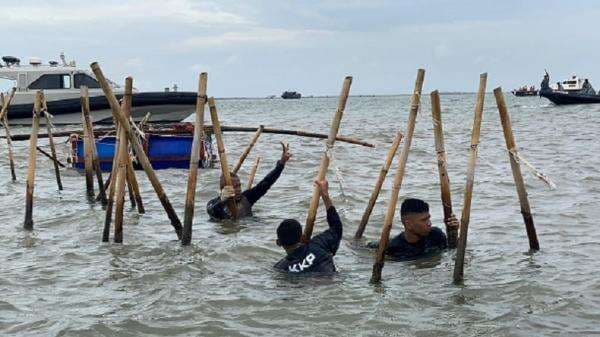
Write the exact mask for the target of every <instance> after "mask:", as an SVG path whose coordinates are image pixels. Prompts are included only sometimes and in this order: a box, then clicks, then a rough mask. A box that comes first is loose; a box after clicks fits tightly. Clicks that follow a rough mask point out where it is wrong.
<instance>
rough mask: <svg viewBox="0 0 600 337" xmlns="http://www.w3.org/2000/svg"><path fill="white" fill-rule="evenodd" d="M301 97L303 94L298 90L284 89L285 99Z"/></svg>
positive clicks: (283, 95) (283, 96) (282, 96)
mask: <svg viewBox="0 0 600 337" xmlns="http://www.w3.org/2000/svg"><path fill="white" fill-rule="evenodd" d="M300 97H302V94H300V93H299V92H296V91H284V92H283V94H281V98H283V99H298V98H300Z"/></svg>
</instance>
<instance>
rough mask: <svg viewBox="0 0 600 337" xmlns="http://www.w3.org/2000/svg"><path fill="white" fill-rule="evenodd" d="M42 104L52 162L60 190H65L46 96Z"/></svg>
mask: <svg viewBox="0 0 600 337" xmlns="http://www.w3.org/2000/svg"><path fill="white" fill-rule="evenodd" d="M42 105H43V107H44V117H45V118H46V132H47V133H48V143H49V144H50V153H52V164H54V175H55V176H56V184H57V185H58V190H59V191H62V190H63V185H62V180H61V179H60V169H59V168H58V159H57V158H56V147H55V146H54V137H52V122H51V118H52V115H51V114H50V113H49V112H48V104H47V103H46V96H42Z"/></svg>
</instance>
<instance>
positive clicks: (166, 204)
mask: <svg viewBox="0 0 600 337" xmlns="http://www.w3.org/2000/svg"><path fill="white" fill-rule="evenodd" d="M91 68H92V71H93V72H94V75H96V79H97V80H98V82H99V83H100V86H102V90H103V91H104V95H105V96H106V98H107V100H108V103H109V105H110V107H111V109H112V112H113V116H114V117H115V118H116V119H117V120H118V121H119V124H120V125H121V126H122V127H124V128H125V132H126V133H127V138H128V139H129V141H130V142H131V144H132V145H133V149H134V151H135V154H136V155H137V158H138V160H139V162H140V165H141V166H142V168H143V169H144V172H146V175H147V176H148V180H149V181H150V183H151V184H152V187H153V188H154V191H155V192H156V195H157V196H158V199H159V200H160V202H161V204H162V206H163V208H164V209H165V212H166V213H167V216H168V217H169V220H171V225H172V226H173V228H174V229H175V233H176V234H177V238H178V239H181V231H182V226H181V221H179V217H177V213H176V212H175V210H174V209H173V205H171V202H170V201H169V198H168V197H167V195H166V193H165V191H164V189H163V187H162V185H161V183H160V181H159V180H158V177H157V176H156V173H154V169H152V165H151V164H150V160H149V159H148V156H147V155H146V153H145V152H144V149H143V147H142V144H141V143H140V141H139V139H138V138H137V137H136V135H135V134H134V133H133V130H132V128H131V124H130V123H129V120H128V119H127V118H125V116H124V115H123V112H122V111H121V109H120V107H119V102H118V101H117V98H116V97H115V95H114V93H113V91H112V88H111V86H110V84H109V83H108V81H107V80H106V77H104V74H103V73H102V70H101V69H100V66H99V65H98V63H96V62H94V63H92V64H91Z"/></svg>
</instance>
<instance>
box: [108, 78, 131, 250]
mask: <svg viewBox="0 0 600 337" xmlns="http://www.w3.org/2000/svg"><path fill="white" fill-rule="evenodd" d="M132 92H133V79H132V78H131V77H127V78H126V79H125V95H124V96H123V104H122V107H121V111H122V112H123V114H124V115H125V117H126V118H128V117H129V116H130V115H131V95H132ZM118 138H119V147H118V149H116V150H117V151H115V152H116V153H115V156H116V157H117V170H116V171H115V174H116V177H117V178H116V179H115V184H114V185H115V189H116V197H115V199H116V200H115V201H116V204H117V205H116V207H115V236H114V239H113V241H114V242H115V243H122V242H123V211H124V208H125V207H124V206H125V182H126V180H127V157H128V156H129V153H128V152H129V151H127V149H128V148H129V145H128V143H127V135H126V134H125V128H123V127H121V131H120V132H119V137H118Z"/></svg>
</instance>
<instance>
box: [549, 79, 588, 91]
mask: <svg viewBox="0 0 600 337" xmlns="http://www.w3.org/2000/svg"><path fill="white" fill-rule="evenodd" d="M585 80H586V79H582V78H579V77H577V76H576V75H573V76H571V78H570V79H568V80H564V81H562V82H559V83H560V86H559V85H558V83H557V84H554V85H552V86H551V88H552V89H553V90H557V91H580V90H582V89H583V83H584V82H585Z"/></svg>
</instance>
